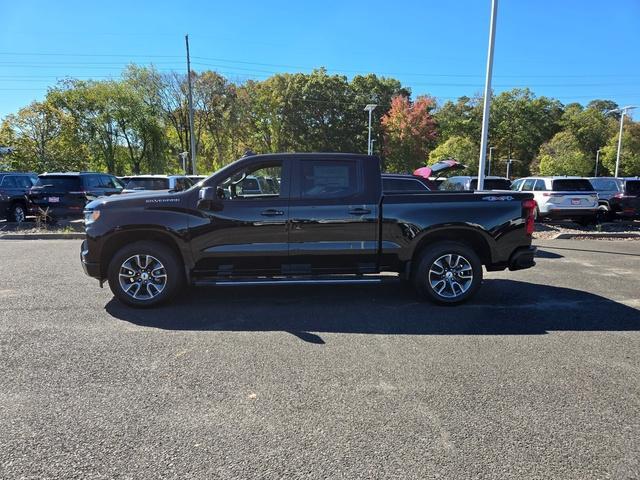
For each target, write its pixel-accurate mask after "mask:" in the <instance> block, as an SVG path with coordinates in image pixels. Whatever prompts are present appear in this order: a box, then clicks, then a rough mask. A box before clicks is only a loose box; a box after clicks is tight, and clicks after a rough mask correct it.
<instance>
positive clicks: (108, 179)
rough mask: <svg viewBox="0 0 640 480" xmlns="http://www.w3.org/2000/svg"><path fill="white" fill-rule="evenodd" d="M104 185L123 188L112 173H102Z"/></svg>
mask: <svg viewBox="0 0 640 480" xmlns="http://www.w3.org/2000/svg"><path fill="white" fill-rule="evenodd" d="M102 185H103V186H104V188H121V187H120V185H119V184H118V182H117V181H116V179H115V177H112V176H111V175H102Z"/></svg>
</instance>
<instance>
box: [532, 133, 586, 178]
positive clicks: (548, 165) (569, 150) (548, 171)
mask: <svg viewBox="0 0 640 480" xmlns="http://www.w3.org/2000/svg"><path fill="white" fill-rule="evenodd" d="M593 169H594V164H593V163H592V162H591V160H590V159H589V158H588V157H587V155H586V154H585V153H584V152H583V151H582V148H580V142H578V140H577V139H576V137H575V136H574V135H573V134H572V133H571V132H559V133H557V134H556V135H554V137H553V138H552V139H551V140H550V141H549V142H547V143H545V144H544V145H542V147H541V148H540V174H541V175H580V176H585V175H590V174H592V173H593Z"/></svg>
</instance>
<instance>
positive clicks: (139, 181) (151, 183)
mask: <svg viewBox="0 0 640 480" xmlns="http://www.w3.org/2000/svg"><path fill="white" fill-rule="evenodd" d="M126 189H127V190H168V189H169V179H168V178H132V179H131V180H129V183H127V186H126Z"/></svg>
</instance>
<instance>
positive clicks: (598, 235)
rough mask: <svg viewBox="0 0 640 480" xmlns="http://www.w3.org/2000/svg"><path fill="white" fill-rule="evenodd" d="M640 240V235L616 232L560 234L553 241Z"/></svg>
mask: <svg viewBox="0 0 640 480" xmlns="http://www.w3.org/2000/svg"><path fill="white" fill-rule="evenodd" d="M584 237H587V238H620V239H625V238H640V233H615V232H598V233H592V232H584V233H559V234H558V235H556V236H555V237H553V240H572V239H574V238H584Z"/></svg>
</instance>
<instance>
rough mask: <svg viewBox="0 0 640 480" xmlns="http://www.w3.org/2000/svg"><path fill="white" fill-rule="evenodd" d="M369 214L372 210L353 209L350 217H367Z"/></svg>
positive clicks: (350, 211)
mask: <svg viewBox="0 0 640 480" xmlns="http://www.w3.org/2000/svg"><path fill="white" fill-rule="evenodd" d="M368 213H371V210H369V209H368V208H360V207H358V208H351V209H350V210H349V215H366V214H368Z"/></svg>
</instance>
